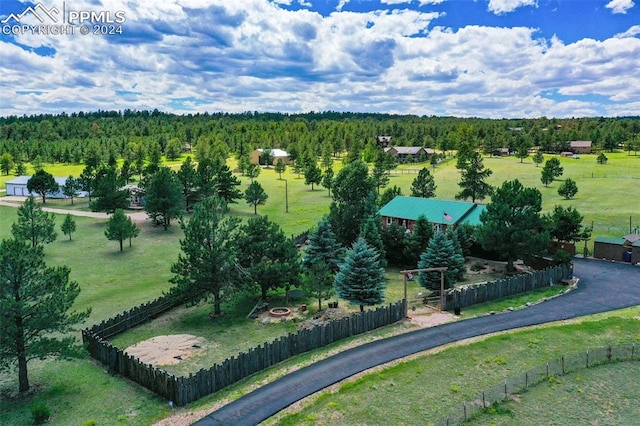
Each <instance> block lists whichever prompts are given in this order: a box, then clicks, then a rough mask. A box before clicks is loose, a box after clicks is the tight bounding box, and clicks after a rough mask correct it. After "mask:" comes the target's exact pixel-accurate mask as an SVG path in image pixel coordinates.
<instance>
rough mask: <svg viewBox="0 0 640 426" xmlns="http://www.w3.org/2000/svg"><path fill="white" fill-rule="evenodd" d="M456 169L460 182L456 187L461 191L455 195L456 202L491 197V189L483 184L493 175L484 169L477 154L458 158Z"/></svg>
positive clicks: (474, 200)
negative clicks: (458, 171)
mask: <svg viewBox="0 0 640 426" xmlns="http://www.w3.org/2000/svg"><path fill="white" fill-rule="evenodd" d="M456 168H458V169H459V170H460V182H458V185H459V186H460V188H461V189H462V190H461V191H460V192H459V193H457V194H456V200H465V199H467V198H471V202H472V203H475V202H476V200H483V199H485V198H486V197H487V196H489V195H491V193H492V191H493V187H492V186H491V185H489V184H488V183H486V182H485V180H486V179H487V178H489V176H491V175H492V174H493V171H491V169H486V168H485V167H484V164H483V161H482V155H480V153H479V152H475V151H472V152H469V153H466V154H465V156H464V157H460V158H458V163H457V164H456Z"/></svg>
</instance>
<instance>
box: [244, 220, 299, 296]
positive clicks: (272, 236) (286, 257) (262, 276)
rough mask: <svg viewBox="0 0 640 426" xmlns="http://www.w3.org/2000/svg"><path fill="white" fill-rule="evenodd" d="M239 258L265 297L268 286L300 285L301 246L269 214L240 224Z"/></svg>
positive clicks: (269, 287) (252, 281)
mask: <svg viewBox="0 0 640 426" xmlns="http://www.w3.org/2000/svg"><path fill="white" fill-rule="evenodd" d="M238 262H239V263H240V265H241V266H242V268H243V270H244V271H245V272H246V273H247V274H248V276H249V278H250V279H251V284H252V285H253V284H254V283H255V284H257V285H258V286H259V287H260V292H261V296H262V298H263V299H266V297H267V292H268V291H269V290H276V289H278V288H285V289H286V290H287V291H288V290H289V289H290V288H291V287H298V286H299V285H300V272H301V269H300V259H299V256H298V249H297V247H296V245H295V244H294V243H293V241H292V240H291V238H287V237H286V236H285V234H284V232H283V231H282V229H281V228H280V226H279V225H277V224H276V223H274V222H271V221H270V220H269V219H268V218H267V217H266V216H260V217H256V218H250V219H249V220H248V221H247V223H246V224H244V225H243V226H242V227H241V233H240V237H239V239H238Z"/></svg>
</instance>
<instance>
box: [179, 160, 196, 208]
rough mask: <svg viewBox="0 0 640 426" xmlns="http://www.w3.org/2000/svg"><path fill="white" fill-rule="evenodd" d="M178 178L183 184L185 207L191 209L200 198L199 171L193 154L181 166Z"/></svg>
mask: <svg viewBox="0 0 640 426" xmlns="http://www.w3.org/2000/svg"><path fill="white" fill-rule="evenodd" d="M178 180H179V181H180V184H181V185H182V196H183V197H184V200H185V208H186V209H187V210H189V208H190V207H191V206H192V205H193V204H194V203H195V202H196V201H197V199H198V172H197V171H196V168H195V166H194V164H193V161H192V160H191V156H188V157H187V158H186V159H185V160H184V162H183V163H182V165H181V166H180V170H178Z"/></svg>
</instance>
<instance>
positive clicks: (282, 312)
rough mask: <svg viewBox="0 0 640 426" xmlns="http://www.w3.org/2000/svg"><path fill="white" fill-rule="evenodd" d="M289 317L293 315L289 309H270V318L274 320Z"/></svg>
mask: <svg viewBox="0 0 640 426" xmlns="http://www.w3.org/2000/svg"><path fill="white" fill-rule="evenodd" d="M287 315H291V309H289V308H272V309H269V316H272V317H274V318H279V317H286V316H287Z"/></svg>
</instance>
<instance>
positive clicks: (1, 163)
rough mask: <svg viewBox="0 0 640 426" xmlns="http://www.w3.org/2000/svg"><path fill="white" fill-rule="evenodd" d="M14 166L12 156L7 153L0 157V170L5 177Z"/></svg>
mask: <svg viewBox="0 0 640 426" xmlns="http://www.w3.org/2000/svg"><path fill="white" fill-rule="evenodd" d="M14 164H15V163H14V161H13V155H11V154H9V153H8V152H5V153H4V154H2V155H0V170H2V171H3V172H4V174H5V175H7V176H9V172H10V171H11V169H13V165H14Z"/></svg>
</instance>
